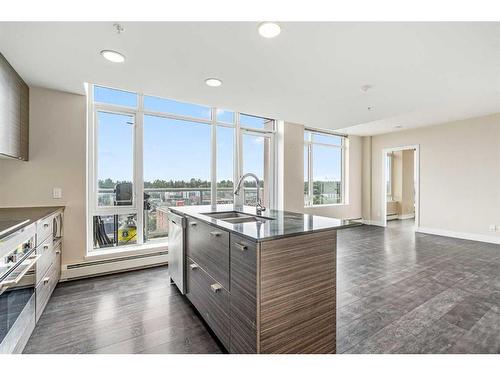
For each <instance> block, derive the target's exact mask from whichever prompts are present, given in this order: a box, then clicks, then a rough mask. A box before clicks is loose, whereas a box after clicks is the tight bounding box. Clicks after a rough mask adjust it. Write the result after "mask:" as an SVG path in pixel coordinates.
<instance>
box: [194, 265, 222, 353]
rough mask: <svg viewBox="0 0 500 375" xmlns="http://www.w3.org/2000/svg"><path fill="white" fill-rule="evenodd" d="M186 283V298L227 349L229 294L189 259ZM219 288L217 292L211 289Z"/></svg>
mask: <svg viewBox="0 0 500 375" xmlns="http://www.w3.org/2000/svg"><path fill="white" fill-rule="evenodd" d="M186 281H187V294H186V296H187V297H188V299H189V300H190V301H191V303H192V304H193V305H194V306H195V307H196V309H197V310H198V312H199V313H200V315H201V316H202V317H203V319H204V320H205V321H206V322H207V324H208V325H209V326H210V328H211V329H212V331H213V332H214V333H215V335H216V336H217V337H218V338H219V340H220V341H221V342H222V344H223V345H224V346H225V347H226V349H229V347H230V345H229V342H230V339H229V335H230V326H229V292H228V291H227V290H226V289H224V288H223V287H222V286H221V285H220V283H218V282H217V281H216V280H214V279H213V278H212V277H210V275H209V274H208V273H206V272H205V271H204V270H203V269H202V268H201V267H200V266H199V265H198V264H197V263H196V262H194V261H193V260H192V259H190V258H189V257H188V258H187V278H186ZM219 286H220V288H219V289H218V290H217V291H215V290H214V289H213V288H214V287H219Z"/></svg>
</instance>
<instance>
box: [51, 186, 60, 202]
mask: <svg viewBox="0 0 500 375" xmlns="http://www.w3.org/2000/svg"><path fill="white" fill-rule="evenodd" d="M52 198H54V199H61V198H62V189H61V188H59V187H55V188H53V189H52Z"/></svg>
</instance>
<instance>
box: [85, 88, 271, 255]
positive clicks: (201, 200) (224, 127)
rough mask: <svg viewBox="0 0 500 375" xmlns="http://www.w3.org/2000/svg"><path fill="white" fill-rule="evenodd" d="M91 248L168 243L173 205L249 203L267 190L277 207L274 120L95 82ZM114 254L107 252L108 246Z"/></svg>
mask: <svg viewBox="0 0 500 375" xmlns="http://www.w3.org/2000/svg"><path fill="white" fill-rule="evenodd" d="M90 93H91V95H90V102H89V104H90V105H91V107H92V113H93V120H94V121H93V124H92V126H91V127H90V129H89V151H90V152H89V155H90V160H89V163H88V165H89V201H88V210H89V217H90V220H91V223H89V228H91V230H90V232H89V242H91V243H92V246H90V247H91V248H90V249H89V251H93V250H103V249H108V248H115V247H119V246H124V245H142V244H154V243H156V242H160V243H161V242H162V241H164V240H165V239H166V238H167V237H168V224H167V212H168V207H170V206H188V205H210V204H212V203H214V204H215V203H217V204H225V203H233V201H234V194H233V189H234V186H235V181H237V179H238V178H239V176H241V175H242V174H244V173H247V172H252V173H255V174H256V175H258V176H259V178H260V179H261V180H262V182H261V184H260V186H259V187H257V186H255V183H254V182H253V181H252V180H249V181H246V182H245V184H244V188H243V189H242V194H243V197H244V203H245V204H247V205H255V204H256V199H255V198H256V190H257V188H260V189H261V192H262V196H263V197H264V204H265V205H271V204H272V202H271V194H270V191H271V189H272V183H273V181H272V179H273V171H272V166H273V153H274V151H273V136H274V129H275V123H274V121H273V120H270V119H267V118H264V117H258V116H250V115H246V114H241V113H237V112H234V111H229V110H224V109H219V108H212V107H207V106H203V105H197V104H190V103H183V102H179V101H175V100H170V99H164V98H159V97H154V96H146V95H143V94H137V93H132V92H127V91H123V90H116V89H111V88H105V87H100V86H91V90H90ZM108 251H109V249H108Z"/></svg>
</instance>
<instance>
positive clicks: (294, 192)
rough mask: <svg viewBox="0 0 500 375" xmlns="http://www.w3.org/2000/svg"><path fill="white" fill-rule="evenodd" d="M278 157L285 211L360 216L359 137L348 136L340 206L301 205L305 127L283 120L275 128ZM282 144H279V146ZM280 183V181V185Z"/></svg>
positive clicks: (335, 215) (360, 150) (348, 216)
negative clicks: (344, 192)
mask: <svg viewBox="0 0 500 375" xmlns="http://www.w3.org/2000/svg"><path fill="white" fill-rule="evenodd" d="M278 133H279V134H278V137H279V140H278V144H279V146H278V153H279V155H278V159H280V158H282V163H281V165H280V168H282V176H280V178H281V179H282V181H281V183H282V187H281V190H280V192H281V194H282V207H283V208H284V209H285V210H288V211H294V212H303V213H308V214H313V215H321V216H329V217H336V218H351V219H356V218H360V217H361V163H362V143H361V138H360V137H356V136H352V137H349V142H348V143H349V144H348V149H347V153H346V156H347V160H346V164H347V168H346V169H347V170H346V173H347V175H346V179H347V181H348V184H347V191H348V196H347V199H348V200H347V202H346V204H341V205H326V206H315V207H304V126H303V125H300V124H293V123H285V124H283V126H282V127H279V128H278ZM280 143H281V146H280ZM280 185H281V184H280Z"/></svg>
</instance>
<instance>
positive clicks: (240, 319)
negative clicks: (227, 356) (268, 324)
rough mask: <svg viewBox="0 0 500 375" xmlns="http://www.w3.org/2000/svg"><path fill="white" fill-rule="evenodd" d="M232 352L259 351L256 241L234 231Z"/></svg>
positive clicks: (232, 246) (232, 249) (232, 252)
mask: <svg viewBox="0 0 500 375" xmlns="http://www.w3.org/2000/svg"><path fill="white" fill-rule="evenodd" d="M230 251H231V257H230V258H231V302H230V305H231V349H230V352H231V353H256V352H257V244H256V243H255V242H253V241H249V240H247V239H244V238H243V237H239V236H237V235H234V234H231V250H230Z"/></svg>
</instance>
